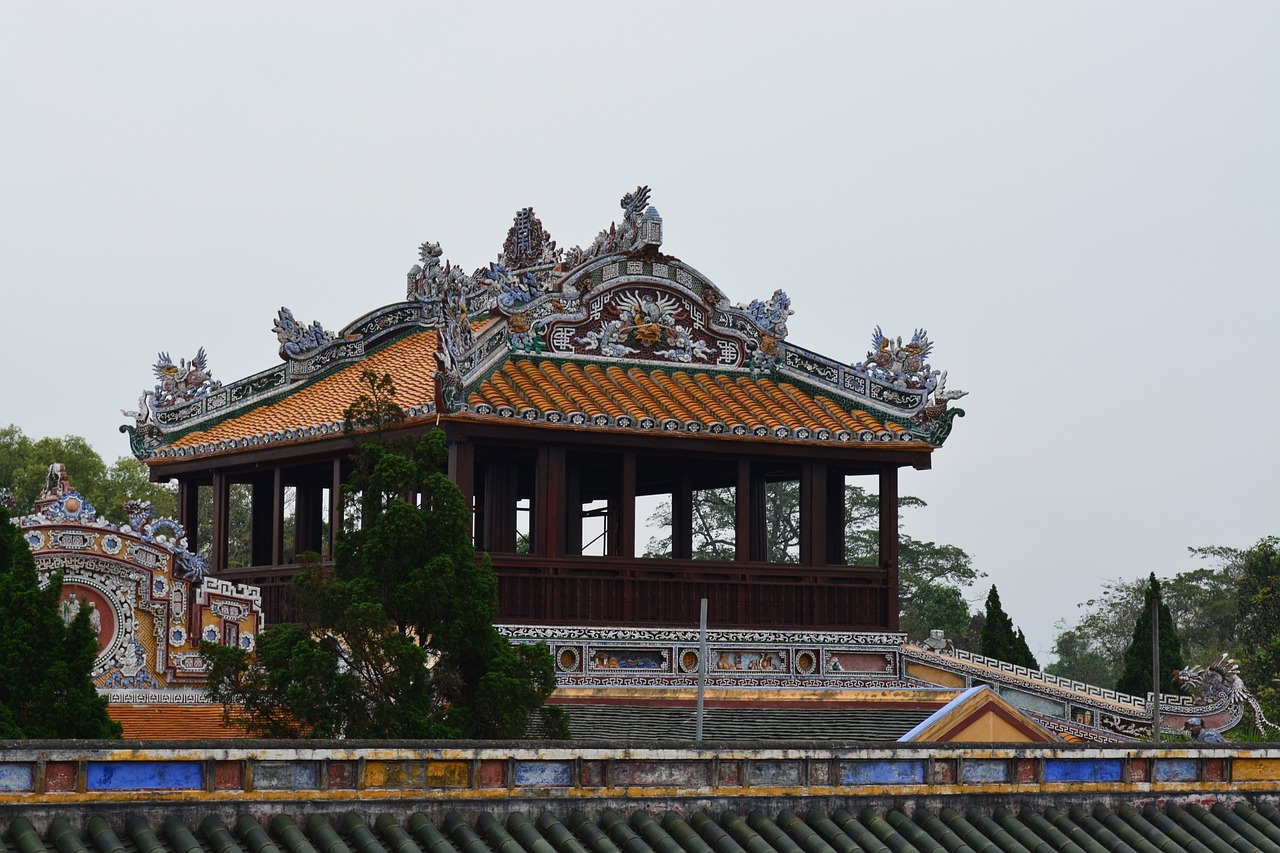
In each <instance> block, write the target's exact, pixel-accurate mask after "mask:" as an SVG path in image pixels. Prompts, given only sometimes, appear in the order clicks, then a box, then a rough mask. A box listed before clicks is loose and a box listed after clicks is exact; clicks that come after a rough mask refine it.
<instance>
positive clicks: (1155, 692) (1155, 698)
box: [1151, 595, 1160, 743]
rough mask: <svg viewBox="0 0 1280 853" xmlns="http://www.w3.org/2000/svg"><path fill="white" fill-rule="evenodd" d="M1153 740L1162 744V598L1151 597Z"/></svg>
mask: <svg viewBox="0 0 1280 853" xmlns="http://www.w3.org/2000/svg"><path fill="white" fill-rule="evenodd" d="M1151 740H1152V741H1153V742H1155V743H1159V742H1160V596H1158V595H1153V596H1151Z"/></svg>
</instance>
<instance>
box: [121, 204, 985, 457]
mask: <svg viewBox="0 0 1280 853" xmlns="http://www.w3.org/2000/svg"><path fill="white" fill-rule="evenodd" d="M648 198H649V190H648V188H647V187H639V188H637V189H636V191H635V192H632V193H627V194H626V195H625V196H624V197H623V199H622V209H623V213H624V217H623V221H622V223H621V224H618V223H614V224H613V225H611V226H610V227H609V228H607V229H605V230H603V231H601V232H600V234H599V235H598V236H597V237H596V239H595V240H594V241H593V242H592V243H591V244H590V245H589V246H587V247H586V248H583V247H579V246H575V247H573V248H571V249H568V250H565V249H561V248H557V247H556V243H555V241H553V240H551V239H550V234H549V233H548V232H546V231H545V230H543V228H542V223H541V222H540V221H539V220H538V218H537V217H536V216H534V214H533V210H532V208H525V209H524V210H521V211H519V212H518V213H517V214H516V218H515V223H514V225H513V226H512V228H511V231H510V232H509V233H508V235H507V239H506V242H505V243H504V244H503V249H502V252H501V253H500V254H499V255H498V260H497V261H495V262H493V263H490V264H489V265H488V266H487V267H481V268H480V269H477V270H476V271H475V272H474V273H472V274H471V275H467V274H465V273H463V272H462V271H461V269H459V268H457V267H454V266H453V265H452V264H451V263H450V262H448V261H444V262H443V263H441V258H442V251H441V249H440V245H439V244H438V243H429V242H428V243H424V244H423V245H422V247H421V249H420V252H419V259H420V260H421V263H420V264H415V265H414V267H413V268H412V269H411V270H409V275H408V284H407V288H406V292H405V301H404V302H397V303H394V304H391V305H388V306H386V307H384V308H380V309H378V310H376V311H373V312H371V313H369V314H367V315H365V316H364V317H361V318H359V319H358V320H356V321H355V322H353V323H351V324H349V325H347V326H345V327H344V328H343V329H342V330H341V331H339V332H338V333H336V334H335V333H332V332H327V331H325V329H324V328H323V327H321V326H320V324H319V323H312V324H311V325H310V326H306V325H304V324H302V323H300V322H299V321H298V320H297V319H296V318H295V317H294V316H293V313H292V312H290V311H289V310H288V309H287V308H281V309H280V312H279V314H278V316H277V318H276V321H275V327H274V330H275V332H276V337H277V340H278V342H279V355H280V357H281V358H282V359H283V362H284V363H283V364H281V365H279V366H276V367H273V368H270V369H268V370H265V371H263V372H261V373H258V374H255V375H254V376H250V377H247V378H246V379H242V380H239V381H237V382H233V383H231V384H229V385H227V386H225V387H224V386H223V385H222V383H221V382H218V381H215V380H214V379H213V377H212V373H211V371H210V366H209V365H210V360H209V357H208V356H207V355H206V353H205V351H204V349H203V348H201V349H199V350H198V351H197V352H196V354H195V356H194V357H193V358H192V359H191V360H190V361H189V362H188V361H187V360H186V359H180V360H179V362H178V363H177V364H174V362H173V360H172V359H171V358H170V357H169V355H168V354H167V353H160V354H159V359H158V361H157V362H156V364H155V366H154V372H155V376H156V378H157V379H158V380H159V383H158V384H157V385H156V386H155V389H154V390H153V391H144V392H143V394H142V396H141V398H140V399H139V404H138V409H137V411H133V412H128V413H126V414H129V415H131V416H133V417H134V419H135V423H134V424H132V425H126V426H123V427H121V430H122V431H124V432H128V433H129V435H130V440H131V444H132V446H133V450H134V453H135V454H136V455H138V456H139V458H148V457H152V458H155V457H159V458H165V457H168V458H174V457H183V456H192V455H203V454H207V453H219V452H227V451H235V450H238V449H241V448H246V447H252V446H256V445H261V444H269V443H275V442H292V441H299V440H303V441H305V440H307V439H310V438H315V437H323V436H326V435H332V434H334V433H337V432H340V431H341V426H342V424H341V420H342V410H343V409H344V408H346V407H347V406H349V405H350V404H351V403H352V402H353V401H354V399H355V398H356V396H357V395H358V394H359V393H360V392H361V390H362V384H361V380H360V375H361V373H362V372H363V370H364V369H365V368H370V369H372V370H374V371H376V372H378V373H379V374H383V373H389V374H391V376H392V378H393V380H394V381H395V383H396V387H397V389H398V391H399V393H398V395H397V401H398V402H399V403H400V404H401V406H403V407H405V408H406V410H408V412H409V414H410V416H411V417H412V416H415V415H416V416H421V415H425V414H428V413H430V414H435V415H439V416H441V417H448V416H453V415H458V416H462V417H480V418H485V417H512V418H520V419H524V420H530V421H542V422H544V423H547V424H551V425H556V424H569V425H573V426H581V427H587V428H603V429H619V428H620V429H640V430H645V429H650V430H652V429H657V430H661V431H663V432H676V431H678V432H682V433H713V434H714V433H725V434H730V435H739V436H744V437H751V438H755V439H760V440H766V441H767V440H776V439H786V440H802V441H818V442H822V441H845V442H848V441H858V442H904V443H909V444H911V445H912V446H913V447H914V448H918V449H921V450H927V449H929V448H931V447H938V446H941V444H942V443H943V441H945V440H946V437H947V435H948V434H949V433H950V430H951V426H952V422H953V419H954V418H955V417H956V416H958V415H961V414H963V412H962V411H961V410H959V409H953V408H950V407H949V404H950V402H951V401H953V400H956V399H958V398H960V397H962V396H964V393H965V392H963V391H956V390H947V388H946V379H947V375H946V373H945V372H943V371H940V370H935V369H934V368H933V367H932V366H931V365H930V364H929V363H928V362H927V359H928V357H929V356H930V355H931V353H932V351H933V342H932V341H931V339H930V338H929V336H928V334H927V333H926V332H925V330H923V329H916V330H915V331H914V333H913V334H912V335H911V336H910V337H909V339H907V340H905V342H904V339H903V338H902V337H891V336H889V335H886V334H883V333H882V332H881V330H880V328H879V327H876V329H875V331H874V333H873V334H872V335H871V349H870V350H869V351H868V352H867V357H866V358H865V359H863V360H858V361H854V362H851V363H845V362H842V361H838V360H835V359H831V358H827V357H825V356H822V355H819V354H818V353H815V352H812V351H810V350H807V349H804V348H803V347H799V346H796V345H794V344H792V343H790V342H789V341H788V340H787V334H788V332H787V318H788V317H790V315H791V314H792V313H793V311H792V308H791V299H790V297H789V296H788V295H787V294H786V293H784V292H783V291H781V290H777V291H775V292H774V293H773V294H772V295H771V296H770V297H769V298H768V299H754V300H752V301H751V302H749V303H733V302H730V301H729V299H728V298H727V297H726V296H725V294H724V293H723V292H722V291H721V290H720V289H719V288H718V287H717V286H716V285H715V284H713V283H712V282H711V281H710V280H709V279H708V278H707V277H706V276H704V275H703V274H702V273H700V272H698V271H697V270H696V269H694V268H693V267H691V266H689V265H688V264H685V263H684V262H682V261H680V260H679V259H677V258H673V257H670V256H668V255H664V254H663V253H662V252H661V250H660V247H661V244H662V228H663V222H662V219H661V217H659V216H657V212H656V211H655V210H653V209H652V208H651V207H650V206H649V205H648Z"/></svg>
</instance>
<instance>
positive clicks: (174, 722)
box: [107, 705, 247, 740]
mask: <svg viewBox="0 0 1280 853" xmlns="http://www.w3.org/2000/svg"><path fill="white" fill-rule="evenodd" d="M107 714H108V715H109V716H110V717H111V719H113V720H115V721H116V722H117V723H119V724H120V725H121V726H122V727H123V728H124V737H126V738H128V739H130V740H210V739H214V738H242V737H245V736H246V734H247V733H246V732H245V731H244V730H243V729H241V728H240V727H239V726H236V725H234V724H230V725H229V724H227V723H225V722H223V720H222V706H221V705H108V706H107Z"/></svg>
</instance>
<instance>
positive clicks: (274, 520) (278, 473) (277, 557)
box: [271, 466, 298, 566]
mask: <svg viewBox="0 0 1280 853" xmlns="http://www.w3.org/2000/svg"><path fill="white" fill-rule="evenodd" d="M294 500H295V503H294V511H295V512H296V511H297V506H298V505H297V503H296V500H297V493H296V492H295V494H294ZM293 529H294V533H295V534H296V533H297V530H298V525H297V518H296V517H295V518H294V525H293ZM283 562H284V469H283V468H281V467H279V466H276V469H275V470H274V471H272V472H271V565H273V566H278V565H280V564H281V563H283Z"/></svg>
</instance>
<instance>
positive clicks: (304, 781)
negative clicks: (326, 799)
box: [253, 761, 319, 791]
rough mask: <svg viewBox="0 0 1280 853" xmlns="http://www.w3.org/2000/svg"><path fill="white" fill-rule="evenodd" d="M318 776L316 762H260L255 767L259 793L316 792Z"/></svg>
mask: <svg viewBox="0 0 1280 853" xmlns="http://www.w3.org/2000/svg"><path fill="white" fill-rule="evenodd" d="M317 779H318V775H317V773H316V765H315V762H314V761H258V762H255V763H254V765H253V787H254V790H257V791H314V790H315V789H316V788H317V787H319V785H317Z"/></svg>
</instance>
